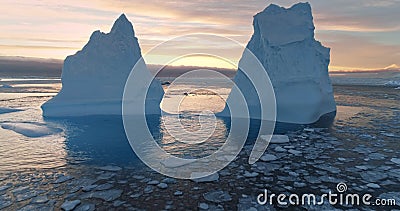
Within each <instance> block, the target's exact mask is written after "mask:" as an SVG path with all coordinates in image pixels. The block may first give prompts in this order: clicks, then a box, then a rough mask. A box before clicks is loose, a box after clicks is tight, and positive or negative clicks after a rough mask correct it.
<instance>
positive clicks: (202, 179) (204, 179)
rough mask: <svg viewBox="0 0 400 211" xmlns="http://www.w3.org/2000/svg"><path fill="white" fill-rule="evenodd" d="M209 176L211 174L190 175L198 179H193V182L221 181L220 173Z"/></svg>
mask: <svg viewBox="0 0 400 211" xmlns="http://www.w3.org/2000/svg"><path fill="white" fill-rule="evenodd" d="M209 174H210V172H193V173H192V174H191V175H190V177H191V178H196V179H193V181H195V182H198V183H202V182H214V181H218V179H219V174H218V173H214V174H211V175H209ZM205 175H208V176H205ZM204 176H205V177H204Z"/></svg>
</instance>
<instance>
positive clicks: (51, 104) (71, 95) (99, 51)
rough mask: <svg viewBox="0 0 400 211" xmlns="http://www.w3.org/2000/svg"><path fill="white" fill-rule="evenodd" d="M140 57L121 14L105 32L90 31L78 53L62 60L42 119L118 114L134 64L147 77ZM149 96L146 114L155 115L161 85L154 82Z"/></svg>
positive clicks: (146, 71)
mask: <svg viewBox="0 0 400 211" xmlns="http://www.w3.org/2000/svg"><path fill="white" fill-rule="evenodd" d="M141 57H142V54H141V49H140V46H139V42H138V39H137V38H136V37H135V35H134V30H133V26H132V23H131V22H130V21H129V20H128V19H127V18H126V16H125V15H124V14H122V15H121V16H120V17H119V18H118V19H117V20H116V21H115V22H114V25H113V26H112V28H111V31H110V32H109V33H103V32H101V31H99V30H96V31H94V32H93V33H92V35H91V36H90V39H89V41H88V43H87V44H86V45H85V46H84V47H83V48H82V50H80V51H78V52H77V53H75V54H74V55H70V56H68V57H67V58H66V59H65V60H64V65H63V69H62V75H61V82H62V88H61V90H60V92H59V93H58V94H57V95H56V96H55V97H53V98H52V99H50V100H49V101H47V102H46V103H44V104H43V105H42V109H43V116H45V117H66V116H87V115H121V114H122V98H123V92H124V87H125V82H126V80H127V78H128V76H129V74H130V72H131V70H132V68H133V67H134V65H135V64H136V63H140V64H141V66H142V67H143V69H142V71H144V72H145V73H146V74H147V75H149V77H150V72H148V70H147V68H146V65H145V63H144V61H143V59H141ZM146 74H145V75H146ZM149 93H150V94H148V97H147V98H146V100H149V101H151V103H149V104H151V105H150V106H149V109H148V110H146V112H147V111H148V112H150V113H152V114H153V113H157V112H159V109H160V108H159V104H160V102H161V99H162V96H163V93H164V92H163V89H162V87H161V83H159V82H158V81H155V80H154V81H153V82H152V90H151V91H149ZM146 102H147V101H146ZM146 109H147V108H146Z"/></svg>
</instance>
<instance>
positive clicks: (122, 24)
mask: <svg viewBox="0 0 400 211" xmlns="http://www.w3.org/2000/svg"><path fill="white" fill-rule="evenodd" d="M110 33H111V34H124V35H133V36H135V32H134V30H133V26H132V23H131V22H130V21H129V20H128V18H127V17H126V15H125V14H124V13H122V14H121V15H120V16H119V17H118V19H117V20H116V21H115V22H114V24H113V26H112V28H111V31H110Z"/></svg>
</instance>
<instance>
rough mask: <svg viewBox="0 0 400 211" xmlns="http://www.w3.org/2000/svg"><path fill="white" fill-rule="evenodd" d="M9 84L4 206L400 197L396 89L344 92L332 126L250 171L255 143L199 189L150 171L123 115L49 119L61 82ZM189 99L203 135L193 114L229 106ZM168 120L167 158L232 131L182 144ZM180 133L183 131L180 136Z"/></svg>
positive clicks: (163, 205)
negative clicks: (47, 107) (47, 105)
mask: <svg viewBox="0 0 400 211" xmlns="http://www.w3.org/2000/svg"><path fill="white" fill-rule="evenodd" d="M0 82H1V83H7V84H11V86H12V87H13V88H1V90H0V91H1V92H2V93H1V94H0V124H1V128H0V146H1V147H0V209H10V210H15V209H20V208H23V209H25V210H34V209H40V210H52V209H56V210H57V209H60V208H61V207H62V206H67V205H70V206H72V205H74V203H76V205H75V206H74V207H77V209H79V210H93V209H95V208H98V209H104V210H110V209H121V210H126V209H132V210H135V209H140V208H142V209H143V208H146V209H149V210H151V209H153V210H154V209H156V210H161V209H178V210H187V209H191V210H193V209H198V208H199V207H201V208H207V209H210V210H223V209H225V210H248V209H250V208H254V209H257V210H273V209H280V208H285V206H283V207H282V206H277V205H274V206H270V205H264V206H261V205H258V204H257V203H256V197H257V195H258V194H259V193H262V192H263V191H264V189H265V188H267V189H268V191H270V192H272V193H277V194H279V193H309V192H311V193H315V194H322V193H326V192H328V191H335V190H336V185H337V184H338V183H339V182H344V183H346V184H347V186H348V192H349V193H355V192H356V193H370V194H372V195H373V197H374V198H378V197H380V198H385V197H386V198H388V197H389V198H390V197H392V198H396V197H397V198H396V199H397V200H399V199H400V185H399V184H400V176H399V175H400V162H399V159H400V154H399V148H400V145H399V140H400V124H399V123H400V105H399V102H400V94H399V90H395V89H394V88H387V87H377V86H335V87H334V89H335V98H336V101H337V103H338V113H337V118H336V120H335V122H334V123H333V125H332V127H330V128H316V129H306V130H303V128H299V129H298V130H295V131H290V132H285V134H286V135H288V137H289V142H288V143H281V144H271V145H270V146H269V147H268V149H267V152H266V154H269V155H273V156H272V157H271V156H266V157H264V158H263V159H261V160H260V161H258V162H257V163H255V164H254V165H249V164H248V157H249V154H250V151H251V149H252V145H247V146H246V147H245V148H244V149H243V150H242V152H241V153H240V155H239V156H238V158H237V159H236V160H235V161H234V162H232V163H231V164H230V165H229V166H228V167H226V168H225V169H223V170H222V171H220V172H219V173H218V174H217V175H216V177H214V178H212V179H210V180H211V182H208V183H197V182H193V181H190V180H174V179H172V178H166V177H165V176H163V175H160V174H158V173H155V172H154V171H152V170H151V169H149V168H147V167H146V166H144V165H143V164H141V162H140V161H139V160H138V158H136V157H135V155H134V153H133V152H132V150H131V148H130V146H129V143H128V142H127V140H126V138H125V135H124V130H123V127H122V122H121V120H120V119H119V118H110V117H104V116H98V117H91V118H77V119H68V120H65V119H64V120H54V119H53V120H48V119H46V120H44V119H43V118H42V117H41V110H40V108H39V106H40V105H41V104H42V103H43V102H45V101H46V100H48V99H50V98H51V96H52V95H54V93H53V92H52V91H48V90H53V89H54V90H57V87H58V86H59V83H58V82H57V81H53V82H49V81H46V82H45V84H46V85H45V86H41V85H40V82H38V81H35V84H36V85H34V86H31V85H29V86H25V85H21V86H20V87H17V86H16V84H14V83H13V81H12V80H10V81H7V82H4V81H0ZM18 83H22V82H21V81H19V82H18ZM26 83H29V84H31V83H32V81H28V82H26ZM38 84H39V85H38ZM49 84H53V85H49ZM27 87H28V88H27ZM38 87H39V88H38ZM48 87H51V88H50V89H49V88H48ZM221 89H224V90H225V89H226V88H225V87H224V88H221ZM5 90H6V91H5ZM188 90H190V89H188ZM37 91H40V92H39V93H37ZM175 91H176V90H175ZM18 92H21V93H18ZM188 92H189V93H187V97H186V99H185V100H186V101H187V103H186V105H185V106H186V108H184V109H183V111H182V115H181V117H182V119H181V122H182V124H183V126H184V128H185V129H187V130H196V129H198V127H199V125H198V115H197V114H194V113H193V112H194V111H196V110H198V109H199V108H203V109H204V108H207V106H209V105H210V103H211V102H214V103H216V104H218V103H221V101H220V100H219V99H218V98H214V97H215V95H213V94H210V93H208V92H203V91H202V92H197V93H196V92H195V93H190V91H188ZM176 94H184V93H176ZM227 94H229V92H227ZM196 99H197V101H196ZM199 99H200V100H199ZM205 99H206V100H205ZM222 103H223V102H222ZM191 105H193V106H192V107H191ZM218 106H220V105H215V106H214V107H213V106H209V107H208V108H209V109H213V108H214V109H215V108H217V107H218ZM218 108H219V107H218ZM222 108H223V106H222ZM217 110H218V109H217ZM164 118H174V117H171V116H167V117H164ZM164 120H165V119H163V118H161V119H160V118H159V117H158V118H157V117H155V118H150V119H148V123H149V126H150V128H151V130H152V132H153V136H154V137H155V138H156V140H157V141H158V142H159V144H160V145H161V146H162V147H163V148H164V149H165V150H166V151H168V152H170V153H172V154H174V155H177V156H181V157H202V156H205V155H207V154H210V153H212V152H213V151H214V150H216V149H218V148H219V146H220V145H221V144H222V143H223V142H224V141H225V138H226V134H227V132H228V131H229V126H227V124H226V122H224V121H223V120H220V119H219V120H217V122H216V123H215V122H214V123H213V124H215V125H216V130H215V133H214V134H213V135H212V137H211V138H210V140H209V141H208V142H206V143H203V145H200V146H195V145H190V144H182V143H177V142H176V141H175V140H174V138H173V137H172V136H171V135H170V134H168V132H167V131H165V128H164V126H163V124H162V122H163V121H164ZM180 127H181V125H176V128H175V129H176V131H179V130H180V129H181V128H180ZM215 195H218V196H220V197H219V198H218V197H217V198H216V197H215ZM71 201H72V202H71ZM399 204H400V202H399ZM351 207H352V206H339V205H338V206H335V207H333V206H331V205H329V204H325V205H323V206H322V207H314V208H313V207H309V206H296V207H290V208H292V209H299V210H302V209H309V210H313V209H314V210H321V209H325V210H332V209H333V208H339V209H348V208H351ZM355 207H356V208H362V209H368V208H369V209H374V207H372V208H371V207H368V206H365V205H361V206H355ZM380 208H382V207H380ZM386 208H395V206H392V207H386ZM397 208H399V207H397Z"/></svg>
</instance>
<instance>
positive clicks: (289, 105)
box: [235, 3, 336, 124]
mask: <svg viewBox="0 0 400 211" xmlns="http://www.w3.org/2000/svg"><path fill="white" fill-rule="evenodd" d="M253 27H254V34H253V35H252V37H251V40H250V41H249V43H248V44H247V49H249V50H250V51H251V52H252V53H253V54H254V55H255V56H256V57H257V58H258V60H259V61H260V62H261V63H262V65H263V67H264V68H265V70H266V71H267V73H268V75H269V77H270V80H271V82H272V85H273V87H274V91H275V95H276V105H277V121H278V122H285V123H296V124H310V123H314V122H316V121H317V120H318V119H319V118H320V117H321V116H323V115H324V114H328V113H333V112H335V111H336V103H335V100H334V97H333V89H332V84H331V81H330V78H329V75H328V65H329V61H330V49H329V48H326V47H324V46H322V44H321V43H320V42H318V41H316V40H315V39H314V24H313V17H312V14H311V6H310V5H309V4H308V3H299V4H296V5H294V6H292V7H291V8H289V9H286V8H283V7H279V6H277V5H274V4H271V5H270V6H268V7H267V8H266V9H265V10H264V11H262V12H260V13H258V14H257V15H255V16H254V21H253ZM245 52H246V51H245ZM246 58H247V57H246V56H245V54H243V56H242V58H241V61H240V62H239V67H240V66H241V65H240V64H241V63H245V62H246V61H243V60H244V59H246ZM235 83H236V84H237V86H238V87H239V88H240V90H241V91H242V93H243V94H244V96H245V98H246V101H247V104H248V107H249V112H250V117H251V118H254V119H260V118H261V114H260V113H261V110H260V100H259V95H258V94H257V93H256V90H255V89H254V87H252V85H251V82H250V81H249V79H248V78H247V77H246V75H245V73H244V72H243V71H241V70H239V71H238V72H237V74H236V76H235ZM267 109H268V108H265V109H264V110H267Z"/></svg>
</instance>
